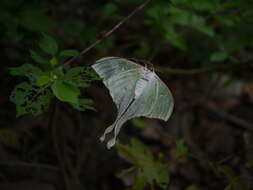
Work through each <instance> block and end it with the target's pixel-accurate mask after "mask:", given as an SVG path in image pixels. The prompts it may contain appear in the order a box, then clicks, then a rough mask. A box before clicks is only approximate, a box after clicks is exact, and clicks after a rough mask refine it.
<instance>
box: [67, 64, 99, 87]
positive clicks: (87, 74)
mask: <svg viewBox="0 0 253 190" xmlns="http://www.w3.org/2000/svg"><path fill="white" fill-rule="evenodd" d="M94 80H99V77H98V76H97V74H96V73H95V72H94V71H93V70H92V69H91V68H90V67H74V68H71V69H70V70H69V71H68V72H67V73H66V74H65V76H64V81H65V82H66V83H68V84H70V85H73V86H76V87H88V86H89V84H90V82H91V81H94Z"/></svg>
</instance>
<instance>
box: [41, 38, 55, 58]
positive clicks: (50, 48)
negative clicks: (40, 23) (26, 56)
mask: <svg viewBox="0 0 253 190" xmlns="http://www.w3.org/2000/svg"><path fill="white" fill-rule="evenodd" d="M39 46H40V49H41V50H43V51H44V52H45V53H48V54H50V55H55V54H56V53H57V51H58V45H57V43H56V41H55V39H54V38H53V37H51V36H49V35H46V34H43V37H42V38H41V40H40V41H39Z"/></svg>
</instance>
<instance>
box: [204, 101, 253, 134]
mask: <svg viewBox="0 0 253 190" xmlns="http://www.w3.org/2000/svg"><path fill="white" fill-rule="evenodd" d="M199 106H201V107H202V108H204V109H206V110H208V111H210V112H213V113H214V114H216V115H218V116H219V117H221V118H223V119H225V120H227V121H229V122H231V123H233V124H235V125H237V126H239V127H242V128H244V129H248V130H250V131H253V124H252V123H250V122H248V121H246V120H243V119H241V118H239V117H237V116H235V115H232V114H229V113H227V112H225V111H223V110H221V109H220V108H217V107H215V106H214V105H212V104H203V103H201V104H199Z"/></svg>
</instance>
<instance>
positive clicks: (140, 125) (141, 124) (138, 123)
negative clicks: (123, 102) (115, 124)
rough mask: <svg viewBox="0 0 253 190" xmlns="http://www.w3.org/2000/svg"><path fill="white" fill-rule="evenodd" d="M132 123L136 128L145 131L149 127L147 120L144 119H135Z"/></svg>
mask: <svg viewBox="0 0 253 190" xmlns="http://www.w3.org/2000/svg"><path fill="white" fill-rule="evenodd" d="M131 123H132V124H133V125H134V126H135V127H137V128H140V129H143V128H145V127H146V126H147V122H146V120H143V119H142V118H134V119H132V120H131Z"/></svg>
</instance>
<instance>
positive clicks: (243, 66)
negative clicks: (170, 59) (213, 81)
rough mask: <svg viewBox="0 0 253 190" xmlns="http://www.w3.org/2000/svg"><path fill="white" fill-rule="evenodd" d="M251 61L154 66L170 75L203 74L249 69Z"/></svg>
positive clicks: (156, 69) (157, 70)
mask: <svg viewBox="0 0 253 190" xmlns="http://www.w3.org/2000/svg"><path fill="white" fill-rule="evenodd" d="M252 65H253V64H252V63H250V62H248V63H241V64H228V65H218V66H213V67H207V68H197V69H173V68H169V67H158V66H157V67H156V68H155V71H156V72H157V73H164V74H172V75H196V74H205V73H208V72H217V71H238V70H239V69H251V68H252Z"/></svg>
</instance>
